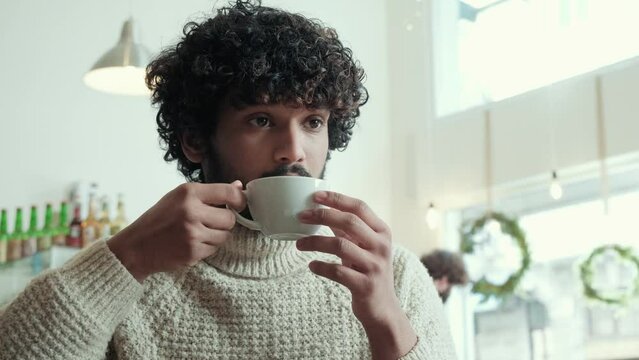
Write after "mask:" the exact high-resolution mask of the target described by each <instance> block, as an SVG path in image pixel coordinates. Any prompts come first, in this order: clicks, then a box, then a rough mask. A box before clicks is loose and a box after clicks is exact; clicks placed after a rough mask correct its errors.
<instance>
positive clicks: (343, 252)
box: [296, 236, 375, 273]
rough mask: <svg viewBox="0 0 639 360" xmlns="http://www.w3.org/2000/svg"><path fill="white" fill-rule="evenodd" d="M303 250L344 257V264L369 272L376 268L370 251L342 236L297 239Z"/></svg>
mask: <svg viewBox="0 0 639 360" xmlns="http://www.w3.org/2000/svg"><path fill="white" fill-rule="evenodd" d="M296 245H297V248H298V249H299V250H301V251H319V252H323V253H328V254H333V255H335V256H337V257H339V258H340V259H342V265H345V266H348V267H350V268H352V269H353V270H356V271H360V272H363V273H368V272H369V271H371V270H373V269H374V268H375V259H374V258H373V257H372V256H371V254H370V253H369V252H367V251H366V250H364V249H362V248H361V247H359V246H357V245H356V244H354V243H352V242H351V241H349V240H347V239H345V238H342V237H327V236H308V237H303V238H301V239H299V240H297V244H296Z"/></svg>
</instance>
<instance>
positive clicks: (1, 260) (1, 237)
mask: <svg viewBox="0 0 639 360" xmlns="http://www.w3.org/2000/svg"><path fill="white" fill-rule="evenodd" d="M8 243H9V231H8V230H7V210H6V209H2V215H0V265H4V264H6V263H7V251H8V249H7V247H8V246H9V244H8Z"/></svg>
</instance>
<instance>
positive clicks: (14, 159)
mask: <svg viewBox="0 0 639 360" xmlns="http://www.w3.org/2000/svg"><path fill="white" fill-rule="evenodd" d="M129 3H131V4H132V8H131V10H132V14H133V16H134V18H135V20H136V26H137V29H136V30H138V35H140V36H138V40H139V41H140V42H142V43H144V44H145V45H146V46H147V47H148V48H149V49H150V50H151V51H152V52H154V53H155V52H157V51H158V50H159V49H160V48H161V47H162V45H166V44H170V43H173V42H174V40H175V39H176V38H177V36H178V35H179V34H180V33H181V29H182V26H183V25H184V23H185V22H186V20H187V19H196V20H197V19H199V18H201V17H202V16H203V14H204V13H206V12H208V11H209V10H210V9H211V8H212V7H213V4H214V3H215V2H212V1H202V0H188V1H150V0H142V1H133V2H125V1H121V2H107V1H71V0H60V1H55V2H53V1H46V0H33V1H28V2H27V1H3V2H0V34H1V35H0V48H1V49H2V56H0V74H1V76H0V78H1V81H0V109H2V119H1V120H0V124H1V125H0V164H1V165H0V208H8V209H9V210H10V212H11V215H13V211H14V208H15V207H16V206H23V207H26V206H29V205H30V204H32V203H33V204H38V205H42V204H44V203H45V202H48V201H52V202H55V203H58V202H59V201H60V200H61V199H62V198H63V197H64V196H65V193H64V191H65V189H66V188H67V187H68V186H69V185H70V184H71V183H72V182H74V181H76V180H83V179H84V180H90V181H97V182H98V183H99V184H100V189H101V192H104V193H107V194H109V195H115V194H116V193H117V192H124V193H125V195H126V196H127V201H128V213H129V217H130V218H135V217H137V216H138V215H140V214H141V213H142V212H143V211H144V210H146V209H147V208H148V207H150V206H151V205H153V204H154V203H155V202H156V201H157V200H158V199H159V198H160V197H161V196H162V195H163V194H164V193H166V192H167V191H169V190H171V189H172V188H173V187H174V186H176V185H177V184H179V183H181V182H183V179H182V177H181V176H180V175H179V174H178V173H177V171H176V167H175V164H174V163H171V164H166V163H165V162H164V161H163V160H162V155H163V152H161V151H160V149H159V146H158V142H157V134H156V131H155V118H154V114H155V111H154V110H153V109H152V108H151V107H150V104H149V101H148V99H144V98H135V97H120V96H113V95H108V94H102V93H99V92H95V91H93V90H90V89H88V88H87V87H85V86H84V84H83V83H82V81H81V79H82V75H83V74H84V72H85V71H87V70H88V69H89V68H90V67H91V66H92V65H93V63H94V62H95V61H96V60H97V59H98V57H99V56H100V55H102V54H103V53H104V52H105V51H106V50H107V49H108V48H110V47H111V46H112V45H114V44H115V42H116V40H117V38H118V36H119V32H120V28H121V26H122V22H123V21H124V20H125V18H126V17H127V16H128V15H129ZM222 3H224V2H218V5H219V4H222ZM264 3H265V5H267V6H281V7H284V8H287V9H289V10H292V11H296V12H302V13H304V14H306V15H309V16H311V17H316V18H319V19H322V20H323V21H324V22H325V23H327V24H328V25H330V26H333V27H335V28H336V29H337V31H338V33H339V34H340V36H341V38H342V39H343V41H344V42H345V43H346V44H347V45H349V46H351V47H352V48H353V50H354V53H355V56H356V57H357V58H358V59H359V60H360V61H361V63H362V65H363V66H364V67H365V69H366V71H367V73H368V78H367V82H366V85H367V87H368V89H369V91H370V93H371V100H370V102H369V103H368V104H367V105H366V106H365V107H364V108H363V111H362V116H361V124H360V126H359V127H358V128H356V130H355V137H354V140H353V141H352V144H351V146H350V147H349V149H348V150H347V151H346V152H344V153H337V154H335V156H334V159H333V160H332V161H331V163H330V164H329V168H328V178H329V179H330V180H331V181H332V182H333V187H334V188H335V189H336V190H338V191H342V192H344V193H347V194H350V195H352V196H356V197H359V198H362V199H364V200H366V201H367V202H369V203H370V204H371V206H373V208H374V209H375V210H376V211H377V212H378V214H379V215H380V216H382V217H383V218H384V219H386V220H388V221H389V222H390V217H391V206H390V204H391V200H390V196H391V195H390V193H389V192H388V191H380V189H388V188H389V186H390V185H389V184H390V179H391V174H390V172H389V171H388V169H387V164H388V163H389V154H388V152H387V148H388V147H389V143H390V138H389V137H388V135H387V134H388V131H389V130H388V124H387V122H386V117H387V116H386V115H387V114H388V112H389V105H388V102H387V101H386V98H387V95H388V82H389V77H388V66H387V62H388V59H387V57H386V53H387V51H386V42H385V35H386V19H385V2H384V1H383V0H376V1H370V0H357V1H348V2H343V1H338V0H328V1H321V2H319V1H314V0H279V1H275V0H274V1H268V0H266V1H264ZM364 7H365V8H366V17H365V18H362V17H361V16H360V15H361V9H362V8H364ZM11 227H12V226H11Z"/></svg>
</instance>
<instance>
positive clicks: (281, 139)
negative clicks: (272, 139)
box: [274, 128, 305, 164]
mask: <svg viewBox="0 0 639 360" xmlns="http://www.w3.org/2000/svg"><path fill="white" fill-rule="evenodd" d="M276 141H277V143H276V146H275V153H274V156H275V161H277V162H279V163H282V164H293V163H300V162H303V161H304V158H305V154H304V148H303V146H302V145H303V143H302V142H303V134H301V132H300V130H299V129H295V128H285V129H281V130H280V132H279V133H278V137H277V139H276Z"/></svg>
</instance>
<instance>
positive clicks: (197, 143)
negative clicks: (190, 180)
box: [180, 132, 205, 164]
mask: <svg viewBox="0 0 639 360" xmlns="http://www.w3.org/2000/svg"><path fill="white" fill-rule="evenodd" d="M180 145H181V146H182V152H183V153H184V155H185V156H186V158H187V159H189V161H190V162H192V163H195V164H200V163H201V162H202V160H203V159H204V151H205V146H204V144H202V141H201V140H199V139H197V138H196V137H195V136H193V135H192V134H191V133H188V132H185V133H184V134H182V136H181V137H180Z"/></svg>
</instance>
